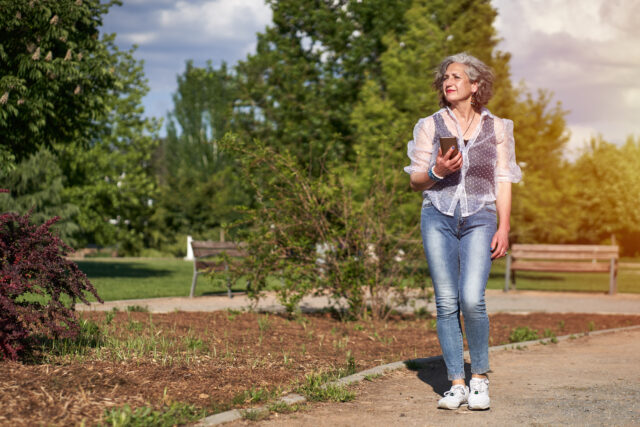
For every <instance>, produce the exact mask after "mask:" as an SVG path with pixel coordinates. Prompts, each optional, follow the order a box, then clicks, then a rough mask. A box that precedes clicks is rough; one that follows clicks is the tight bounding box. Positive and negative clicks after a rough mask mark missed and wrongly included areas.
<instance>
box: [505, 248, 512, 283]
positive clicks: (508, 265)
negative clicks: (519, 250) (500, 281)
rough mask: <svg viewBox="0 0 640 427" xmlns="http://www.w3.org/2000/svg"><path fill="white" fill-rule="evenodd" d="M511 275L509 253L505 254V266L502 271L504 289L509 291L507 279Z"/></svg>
mask: <svg viewBox="0 0 640 427" xmlns="http://www.w3.org/2000/svg"><path fill="white" fill-rule="evenodd" d="M510 275H511V254H507V268H506V269H505V271H504V291H505V292H509V280H510V277H509V276H510Z"/></svg>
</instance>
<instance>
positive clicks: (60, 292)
mask: <svg viewBox="0 0 640 427" xmlns="http://www.w3.org/2000/svg"><path fill="white" fill-rule="evenodd" d="M57 219H58V218H57V217H56V218H52V219H50V220H49V221H47V222H46V223H44V224H42V225H40V226H36V225H33V224H31V223H30V221H29V214H27V215H24V216H21V215H18V214H15V213H5V214H2V215H1V216H0V358H9V359H14V360H15V359H17V358H18V356H19V354H20V352H21V351H22V350H24V349H25V348H26V347H27V346H28V343H29V337H30V336H31V335H32V334H34V333H38V334H43V335H46V336H48V337H50V338H73V337H75V336H76V335H77V333H78V331H79V326H78V323H77V319H76V316H75V311H74V307H75V303H76V301H77V300H81V301H82V302H84V303H85V304H88V303H89V301H88V300H87V299H86V297H85V295H84V293H85V292H90V293H91V294H93V295H94V296H95V297H96V298H97V299H98V300H99V301H100V302H102V300H101V299H100V297H99V296H98V294H97V292H96V290H95V289H94V287H93V286H92V285H91V283H90V282H89V280H88V279H87V277H86V276H85V274H84V273H82V272H81V271H80V269H79V268H78V266H77V265H76V264H75V263H73V262H72V261H69V260H67V259H65V255H67V254H68V253H69V252H70V251H72V249H71V248H70V247H69V246H67V245H66V244H65V243H64V242H62V240H60V238H59V237H57V236H55V235H53V234H52V233H51V232H50V230H49V227H51V225H52V224H53V223H55V222H56V221H57Z"/></svg>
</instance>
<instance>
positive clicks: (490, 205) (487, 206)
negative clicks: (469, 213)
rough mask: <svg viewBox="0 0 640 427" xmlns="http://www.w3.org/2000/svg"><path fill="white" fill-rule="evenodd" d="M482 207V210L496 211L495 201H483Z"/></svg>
mask: <svg viewBox="0 0 640 427" xmlns="http://www.w3.org/2000/svg"><path fill="white" fill-rule="evenodd" d="M482 208H483V209H484V210H486V211H489V212H491V213H497V212H498V210H497V208H496V203H495V202H490V203H485V204H484V206H483V207H482Z"/></svg>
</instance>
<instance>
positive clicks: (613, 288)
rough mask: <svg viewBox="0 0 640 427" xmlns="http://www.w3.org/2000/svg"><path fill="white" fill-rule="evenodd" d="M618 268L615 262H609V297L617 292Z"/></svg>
mask: <svg viewBox="0 0 640 427" xmlns="http://www.w3.org/2000/svg"><path fill="white" fill-rule="evenodd" d="M617 276H618V266H617V265H616V260H615V259H612V260H611V266H610V267H609V295H615V294H616V293H617V292H618V280H617Z"/></svg>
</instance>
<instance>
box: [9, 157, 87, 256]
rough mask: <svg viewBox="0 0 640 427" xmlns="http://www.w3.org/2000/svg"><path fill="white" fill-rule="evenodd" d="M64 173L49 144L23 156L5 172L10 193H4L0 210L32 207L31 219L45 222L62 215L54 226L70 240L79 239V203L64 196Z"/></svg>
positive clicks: (18, 210) (38, 222) (29, 208)
mask: <svg viewBox="0 0 640 427" xmlns="http://www.w3.org/2000/svg"><path fill="white" fill-rule="evenodd" d="M63 183H64V175H63V173H62V170H61V169H60V166H59V165H58V159H57V158H56V156H54V155H53V154H52V153H51V151H49V150H48V149H46V148H43V149H41V150H40V151H38V152H36V153H33V154H31V155H30V156H29V157H28V158H26V159H23V160H22V161H21V162H20V163H19V164H18V165H16V167H15V168H14V169H13V170H12V171H11V172H9V173H8V175H7V176H5V179H4V180H3V183H2V185H4V186H6V187H7V188H10V189H11V192H10V193H0V212H13V213H17V214H25V213H27V212H29V211H32V212H33V213H32V214H31V221H32V222H34V223H36V224H43V223H45V222H46V221H48V220H49V219H51V218H53V217H55V216H59V217H60V218H62V220H61V221H58V222H57V223H56V224H54V226H53V227H52V228H53V229H54V230H55V231H56V232H57V233H58V234H59V236H60V237H61V238H62V239H63V240H64V241H66V242H69V243H70V244H73V243H75V241H74V239H73V235H74V233H76V232H77V231H78V226H77V224H76V223H75V220H76V216H77V214H78V207H77V206H75V205H73V204H71V203H69V202H68V201H65V200H64V197H63V190H64V185H63Z"/></svg>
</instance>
